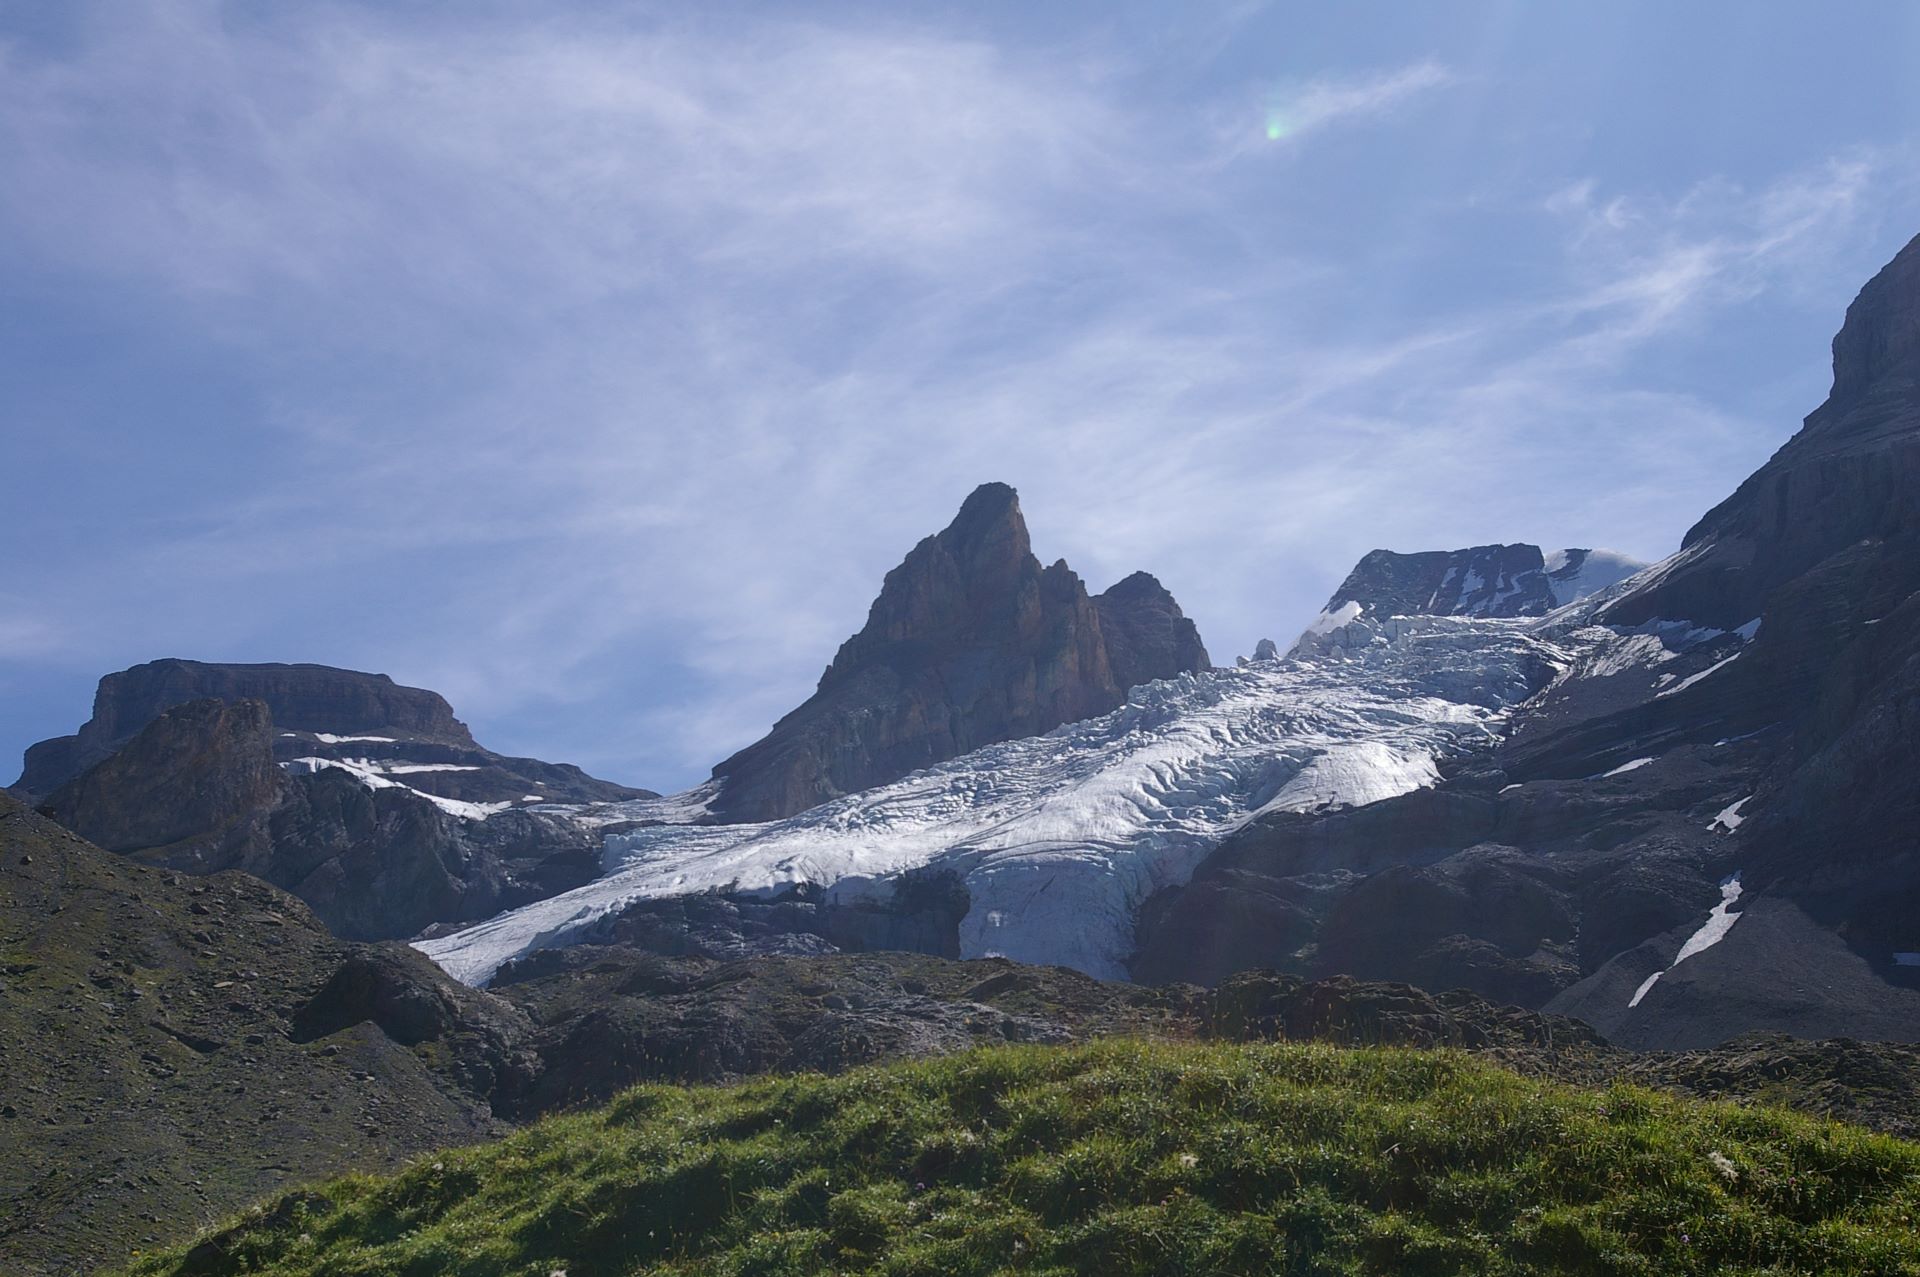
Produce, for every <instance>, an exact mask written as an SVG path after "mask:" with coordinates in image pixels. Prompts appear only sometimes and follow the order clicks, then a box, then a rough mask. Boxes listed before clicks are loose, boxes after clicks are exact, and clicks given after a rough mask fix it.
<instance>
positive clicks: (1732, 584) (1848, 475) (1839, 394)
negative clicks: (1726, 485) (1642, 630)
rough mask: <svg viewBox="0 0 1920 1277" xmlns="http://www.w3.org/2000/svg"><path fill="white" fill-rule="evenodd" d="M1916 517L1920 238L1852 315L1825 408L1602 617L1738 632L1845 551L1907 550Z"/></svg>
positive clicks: (1919, 502)
mask: <svg viewBox="0 0 1920 1277" xmlns="http://www.w3.org/2000/svg"><path fill="white" fill-rule="evenodd" d="M1917 521H1920V237H1916V238H1915V239H1914V240H1912V241H1911V242H1909V243H1908V244H1907V246H1906V247H1905V248H1904V249H1902V250H1901V251H1900V253H1899V255H1898V256H1896V257H1895V258H1894V259H1893V261H1891V262H1889V263H1888V264H1887V266H1886V267H1885V268H1884V269H1883V270H1881V272H1880V273H1879V274H1878V275H1875V276H1874V277H1873V279H1872V280H1871V281H1870V282H1869V283H1868V284H1867V286H1866V287H1865V288H1863V289H1861V290H1860V295H1859V297H1857V298H1856V299H1855V300H1854V302H1853V304H1852V305H1851V306H1849V307H1848V308H1847V318H1846V322H1845V323H1844V324H1843V325H1842V326H1841V329H1840V332H1839V334H1838V335H1837V336H1836V337H1835V338H1834V339H1833V390H1832V392H1831V393H1830V394H1829V395H1828V397H1827V401H1826V402H1825V403H1824V404H1822V405H1821V406H1820V407H1819V408H1818V409H1816V410H1815V411H1814V412H1813V413H1812V414H1811V415H1810V416H1808V417H1807V419H1806V423H1805V425H1804V426H1803V428H1802V429H1801V430H1800V432H1799V433H1798V434H1796V435H1795V436H1794V437H1793V438H1792V439H1790V440H1788V441H1787V443H1786V445H1785V446H1784V447H1782V448H1781V449H1780V451H1779V452H1777V453H1775V454H1774V455H1773V458H1772V459H1771V460H1769V461H1768V462H1767V464H1766V465H1764V466H1762V467H1760V469H1759V470H1757V471H1755V472H1754V473H1753V476H1752V477H1751V478H1749V479H1748V480H1747V481H1746V482H1745V483H1743V484H1741V485H1740V487H1739V488H1738V489H1737V490H1736V491H1735V492H1734V494H1733V495H1732V496H1730V497H1728V498H1727V499H1726V500H1725V501H1723V502H1721V503H1720V504H1719V505H1717V506H1715V507H1714V508H1713V509H1712V510H1709V511H1708V512H1707V514H1706V515H1705V517H1703V518H1702V519H1701V520H1700V522H1698V523H1696V524H1695V525H1694V526H1693V528H1692V530H1691V531H1689V532H1688V533H1687V536H1686V539H1685V541H1684V542H1683V543H1682V545H1683V553H1682V554H1681V555H1680V557H1679V558H1678V559H1677V560H1676V561H1675V562H1674V563H1673V564H1672V565H1671V567H1670V568H1669V570H1668V571H1666V572H1665V573H1663V574H1662V575H1661V577H1660V579H1659V580H1657V581H1654V582H1650V583H1649V584H1648V585H1646V586H1645V587H1644V588H1642V589H1639V590H1636V591H1635V592H1634V593H1633V594H1632V595H1631V596H1629V597H1627V598H1624V599H1621V600H1620V601H1619V602H1618V603H1616V604H1615V605H1614V606H1613V607H1611V608H1609V609H1608V612H1607V616H1606V619H1607V620H1609V621H1611V622H1614V623H1617V624H1626V625H1633V624H1638V623H1640V622H1642V621H1645V620H1647V619H1649V618H1652V617H1670V618H1685V619H1688V620H1691V621H1693V622H1694V623H1696V624H1699V625H1711V626H1717V627H1719V628H1721V629H1732V628H1734V627H1735V626H1738V625H1742V624H1744V623H1746V622H1747V621H1748V620H1751V619H1752V618H1754V617H1757V616H1760V615H1761V614H1762V613H1763V612H1765V611H1767V604H1768V603H1769V602H1770V601H1772V595H1773V593H1774V592H1775V591H1776V590H1779V589H1780V588H1781V587H1783V586H1785V585H1786V584H1787V583H1788V582H1790V581H1793V580H1794V579H1795V578H1797V577H1800V576H1801V575H1802V574H1804V573H1807V572H1809V571H1812V570H1813V569H1815V568H1816V567H1817V566H1818V565H1820V564H1821V563H1822V562H1823V561H1824V560H1826V559H1828V558H1829V557H1830V556H1833V555H1835V554H1838V553H1841V552H1844V551H1845V550H1846V549H1847V548H1848V547H1851V546H1855V545H1857V544H1859V543H1861V542H1869V543H1873V544H1875V545H1879V546H1885V547H1887V548H1888V549H1895V548H1898V549H1900V550H1906V549H1909V548H1910V545H1909V542H1910V539H1911V538H1912V536H1913V535H1914V530H1915V527H1916V522H1917ZM1888 557H1890V558H1891V557H1893V556H1891V555H1889V556H1888ZM1905 557H1906V561H1908V562H1911V556H1910V555H1909V556H1905Z"/></svg>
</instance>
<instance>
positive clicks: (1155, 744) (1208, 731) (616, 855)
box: [420, 617, 1612, 983]
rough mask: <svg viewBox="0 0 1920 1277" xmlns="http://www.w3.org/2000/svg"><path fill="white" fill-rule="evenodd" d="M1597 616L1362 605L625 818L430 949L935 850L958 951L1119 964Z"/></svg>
mask: <svg viewBox="0 0 1920 1277" xmlns="http://www.w3.org/2000/svg"><path fill="white" fill-rule="evenodd" d="M1581 633H1582V634H1586V635H1588V636H1589V637H1588V638H1587V639H1585V640H1582V639H1581V638H1580V637H1579V636H1578V635H1576V636H1574V637H1573V638H1572V639H1568V638H1565V637H1562V638H1559V639H1552V638H1548V637H1545V636H1543V634H1542V633H1541V631H1540V629H1539V627H1538V626H1536V625H1534V624H1532V623H1530V622H1528V621H1525V620H1517V621H1516V620H1481V619H1469V618H1461V617H1413V618H1393V619H1392V620H1389V621H1385V622H1378V623H1376V622H1370V621H1364V620H1354V621H1351V622H1349V623H1347V624H1344V625H1337V626H1333V627H1331V628H1329V629H1328V630H1327V631H1326V632H1324V633H1322V634H1318V635H1314V636H1312V641H1311V642H1308V643H1304V644H1303V645H1302V647H1301V648H1300V649H1296V651H1295V653H1294V654H1292V655H1290V656H1289V657H1288V658H1287V659H1285V660H1280V661H1270V662H1262V663H1259V664H1255V665H1248V666H1243V667H1239V668H1235V669H1223V670H1212V671H1208V672H1205V673H1199V674H1184V675H1181V676H1180V677H1178V678H1173V679H1166V680H1163V681H1161V682H1157V683H1149V684H1145V685H1143V686H1141V687H1137V688H1135V689H1134V690H1133V692H1132V693H1131V695H1130V696H1129V698H1128V701H1127V703H1126V704H1125V705H1123V706H1121V707H1120V708H1119V709H1116V710H1114V711H1113V712H1112V713H1110V714H1106V715H1104V716H1102V717H1100V718H1094V719H1088V720H1086V721H1084V722H1078V723H1071V724H1068V725H1066V726H1063V727H1060V728H1057V729H1056V730H1054V731H1053V732H1051V733H1049V734H1047V735H1045V736H1036V737H1029V738H1026V739H1022V740H1014V741H1007V742H1004V743H1002V744H998V745H992V746H988V747H987V748H985V749H980V750H976V751H975V752H973V753H971V754H968V755H965V756H963V757H960V758H956V759H953V760H951V761H949V762H945V763H942V764H940V765H939V766H936V767H933V768H929V769H927V770H925V771H921V772H916V773H914V774H913V775H910V776H907V777H905V778H904V779H901V780H899V781H895V782H894V783H892V784H889V785H884V786H881V787H879V788H876V789H872V790H868V791H865V792H863V793H859V794H853V795H849V796H847V797H845V798H841V799H837V800H835V801H833V802H830V803H826V804H823V805H822V806H819V807H816V808H813V809H812V810H810V811H806V812H802V813H800V814H798V815H796V816H792V817H789V818H787V819H785V820H781V821H775V822H771V823H767V824H758V825H719V826H714V825H705V826H700V825H663V826H658V827H652V828H642V829H637V830H632V831H630V832H624V833H618V834H613V835H610V836H609V837H608V838H607V839H606V874H605V876H604V877H602V878H600V879H599V880H597V881H595V882H592V883H589V884H587V885H586V886H583V887H579V888H577V889H575V890H573V891H570V892H567V893H565V894H563V895H560V896H555V897H553V898H551V899H548V900H543V901H538V902H536V903H534V904H530V905H527V906H524V907H522V908H520V909H517V910H514V911H512V912H510V913H506V914H502V915H500V916H499V917H496V918H493V919H491V920H489V921H487V922H483V923H480V924H478V925H476V926H473V927H469V928H467V929H466V930H464V931H460V932H457V933H455V934H452V935H448V936H444V937H440V938H437V939H434V940H429V941H424V942H422V943H421V944H420V948H421V949H423V950H424V951H425V952H426V953H427V954H428V955H429V956H431V957H432V958H433V959H434V960H435V961H437V962H438V963H440V965H441V966H442V967H444V968H445V969H446V970H448V971H449V972H451V973H452V974H453V975H455V976H456V977H458V978H459V979H461V980H464V981H467V982H469V983H484V982H486V981H487V980H488V979H490V978H491V977H492V975H493V972H494V971H495V970H497V969H498V968H499V966H500V964H501V963H503V962H505V961H507V960H508V959H509V958H512V957H514V956H516V955H518V954H522V953H526V952H529V951H531V950H533V949H537V948H542V947H546V946H549V945H555V944H564V943H567V942H568V941H569V939H570V938H571V937H574V936H577V935H578V934H579V933H580V932H581V931H582V930H583V929H584V928H586V927H588V926H590V925H592V924H593V923H594V922H595V921H597V920H598V919H600V918H602V917H605V916H606V915H608V914H611V913H615V912H617V911H619V910H620V909H621V908H623V907H625V906H626V905H627V904H629V903H631V902H633V901H635V900H639V899H644V898H649V897H662V896H673V895H685V894H691V893H694V892H701V891H709V890H724V891H733V892H742V893H754V894H772V893H777V892H780V891H782V890H785V889H787V888H790V887H793V886H796V885H798V884H801V883H810V884H814V885H815V886H819V887H824V888H825V889H826V895H827V898H828V899H830V900H831V899H845V898H848V897H850V896H858V895H862V894H879V893H884V892H886V891H888V890H889V889H890V880H891V879H892V878H894V877H896V876H897V875H899V874H901V873H904V872H907V871H909V870H915V869H922V868H928V867H934V868H940V869H945V870H950V871H952V872H953V873H954V874H956V875H957V876H959V877H960V879H961V880H962V881H963V882H964V883H965V886H966V889H967V892H968V895H969V897H970V900H971V906H970V909H969V911H968V913H967V915H966V917H965V919H964V920H963V921H962V923H961V927H960V948H961V953H962V954H963V956H966V957H984V956H989V955H995V954H998V955H1003V956H1006V957H1009V958H1014V959H1017V960H1019V961H1022V962H1030V963H1047V964H1057V965H1062V966H1070V967H1074V968H1077V969H1079V970H1081V971H1084V972H1087V973H1088V974H1090V975H1095V976H1100V977H1104V978H1124V976H1125V974H1126V964H1127V960H1128V958H1129V957H1130V955H1131V952H1132V948H1133V917H1134V912H1135V910H1136V909H1137V908H1138V906H1139V904H1140V902H1141V901H1143V900H1144V899H1145V898H1146V897H1147V896H1148V895H1150V894H1151V893H1153V892H1154V891H1156V890H1159V889H1161V888H1163V887H1168V886H1176V885H1179V884H1181V883H1184V882H1185V881H1186V880H1187V879H1188V877H1189V876H1191V874H1192V873H1193V871H1194V868H1195V867H1196V866H1197V865H1198V864H1199V862H1200V861H1201V860H1202V859H1203V858H1204V857H1205V856H1206V854H1207V853H1208V852H1209V851H1211V850H1212V849H1213V847H1214V846H1215V845H1217V844H1218V843H1219V841H1220V840H1221V839H1222V838H1224V837H1225V836H1226V835H1227V834H1229V833H1231V832H1233V831H1234V830H1235V829H1237V828H1239V827H1240V826H1241V825H1243V824H1244V823H1246V822H1247V821H1248V820H1250V819H1252V818H1253V817H1254V816H1256V815H1259V814H1262V813H1265V812H1271V811H1308V810H1319V809H1326V808H1330V807H1338V806H1355V805H1361V804H1365V803H1371V802H1377V801H1380V800H1381V799H1384V798H1391V797H1394V796H1397V795H1399V794H1404V793H1408V792H1410V791H1412V790H1415V789H1419V788H1421V787H1423V786H1427V785H1431V784H1433V783H1434V782H1435V780H1436V779H1438V776H1439V769H1440V767H1441V765H1442V764H1443V763H1444V762H1445V761H1446V760H1447V759H1449V758H1452V757H1456V756H1458V755H1460V754H1462V753H1464V752H1466V751H1468V750H1470V749H1473V748H1476V747H1478V746H1481V745H1484V744H1485V743H1487V742H1489V741H1491V740H1492V739H1494V738H1496V737H1497V735H1498V734H1499V732H1500V731H1501V730H1502V727H1503V724H1504V720H1505V716H1506V713H1507V711H1508V709H1509V707H1511V706H1513V705H1516V704H1518V703H1520V702H1521V701H1524V700H1525V699H1526V698H1527V697H1528V696H1530V695H1532V694H1533V693H1534V692H1535V691H1537V690H1538V689H1539V688H1540V687H1541V686H1543V685H1544V684H1545V683H1546V682H1547V680H1548V679H1549V678H1550V677H1551V676H1552V675H1553V674H1554V673H1555V672H1556V671H1558V670H1564V669H1565V668H1567V667H1568V665H1569V664H1570V663H1571V662H1572V661H1574V660H1575V659H1577V657H1578V656H1579V655H1581V654H1582V653H1583V652H1584V650H1585V646H1586V645H1588V644H1590V643H1591V642H1593V641H1595V637H1596V636H1604V637H1606V638H1608V639H1610V638H1611V637H1612V636H1611V635H1610V634H1608V632H1606V631H1604V630H1599V629H1597V628H1596V629H1593V630H1589V631H1582V632H1581ZM706 797H708V798H710V797H711V795H710V794H707V795H706ZM665 802H667V803H669V804H670V803H671V802H672V800H665ZM661 804H662V800H648V802H647V803H642V804H632V805H629V804H613V805H611V806H609V807H606V808H602V809H598V811H597V812H596V814H595V815H594V817H593V818H594V819H595V820H596V821H597V822H599V823H607V822H608V821H609V820H612V819H620V818H621V815H620V813H621V812H622V811H623V810H624V809H626V808H628V807H629V806H631V807H632V808H633V811H632V813H631V817H630V818H645V817H646V816H654V817H655V818H657V815H656V814H655V810H654V809H655V808H657V807H659V806H660V805H661ZM682 805H683V806H685V807H687V808H688V809H689V810H697V809H698V808H699V807H700V806H701V805H702V799H701V797H700V796H698V795H697V793H696V794H695V795H690V796H689V799H688V801H687V802H685V803H684V804H682ZM642 807H645V808H646V809H647V810H646V811H645V812H644V813H643V812H642V811H641V810H640V809H641V808H642Z"/></svg>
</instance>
